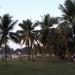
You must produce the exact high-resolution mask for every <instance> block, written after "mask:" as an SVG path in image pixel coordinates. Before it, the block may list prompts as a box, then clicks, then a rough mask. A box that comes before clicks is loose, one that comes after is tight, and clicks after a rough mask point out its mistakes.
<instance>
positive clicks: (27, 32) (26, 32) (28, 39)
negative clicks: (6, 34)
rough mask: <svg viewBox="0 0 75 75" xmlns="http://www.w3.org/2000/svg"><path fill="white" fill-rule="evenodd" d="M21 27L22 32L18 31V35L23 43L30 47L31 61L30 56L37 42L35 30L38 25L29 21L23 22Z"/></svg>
mask: <svg viewBox="0 0 75 75" xmlns="http://www.w3.org/2000/svg"><path fill="white" fill-rule="evenodd" d="M19 26H20V27H21V30H18V31H17V33H18V34H19V36H20V38H21V41H23V44H25V46H27V47H28V55H29V61H30V54H31V50H32V46H33V44H34V40H35V34H34V28H35V27H36V24H33V23H32V22H31V20H29V19H27V20H26V21H24V20H23V22H22V23H20V24H19Z"/></svg>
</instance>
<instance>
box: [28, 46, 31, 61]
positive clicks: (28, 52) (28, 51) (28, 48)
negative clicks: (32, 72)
mask: <svg viewBox="0 0 75 75" xmlns="http://www.w3.org/2000/svg"><path fill="white" fill-rule="evenodd" d="M28 55H29V58H28V59H29V61H30V60H31V59H30V47H29V45H28Z"/></svg>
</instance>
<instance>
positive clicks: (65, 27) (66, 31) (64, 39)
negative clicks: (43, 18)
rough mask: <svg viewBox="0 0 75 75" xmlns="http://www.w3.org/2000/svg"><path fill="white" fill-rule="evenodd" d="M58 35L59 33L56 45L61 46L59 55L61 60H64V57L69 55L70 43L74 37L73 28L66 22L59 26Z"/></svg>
mask: <svg viewBox="0 0 75 75" xmlns="http://www.w3.org/2000/svg"><path fill="white" fill-rule="evenodd" d="M56 33H58V38H57V42H56V43H57V44H58V45H59V46H60V47H59V52H60V54H59V55H60V57H61V58H64V55H65V54H67V53H69V49H68V42H69V41H70V39H71V38H72V37H73V32H72V28H71V27H70V26H69V24H68V22H67V21H65V22H62V23H61V24H59V25H58V26H57V28H56ZM62 49H66V50H62ZM63 53H64V55H63Z"/></svg>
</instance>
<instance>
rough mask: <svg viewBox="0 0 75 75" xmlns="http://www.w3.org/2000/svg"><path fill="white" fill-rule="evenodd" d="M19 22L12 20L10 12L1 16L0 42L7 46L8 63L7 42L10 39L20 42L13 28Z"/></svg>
mask: <svg viewBox="0 0 75 75" xmlns="http://www.w3.org/2000/svg"><path fill="white" fill-rule="evenodd" d="M16 23H17V20H16V21H13V20H12V17H11V16H9V14H5V15H3V16H2V17H1V18H0V44H1V46H2V45H4V47H5V64H6V65H7V43H8V41H9V39H12V40H14V41H15V42H18V38H17V36H18V35H17V34H15V33H14V32H13V31H12V30H13V28H14V25H15V24H16Z"/></svg>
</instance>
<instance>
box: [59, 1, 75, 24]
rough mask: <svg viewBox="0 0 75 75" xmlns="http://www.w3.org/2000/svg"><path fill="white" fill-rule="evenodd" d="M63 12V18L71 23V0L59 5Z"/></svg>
mask: <svg viewBox="0 0 75 75" xmlns="http://www.w3.org/2000/svg"><path fill="white" fill-rule="evenodd" d="M59 8H60V9H61V11H62V12H63V18H64V19H65V20H67V21H69V22H71V23H72V20H73V18H75V4H74V3H73V2H72V0H66V1H65V3H64V5H60V7H59Z"/></svg>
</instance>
